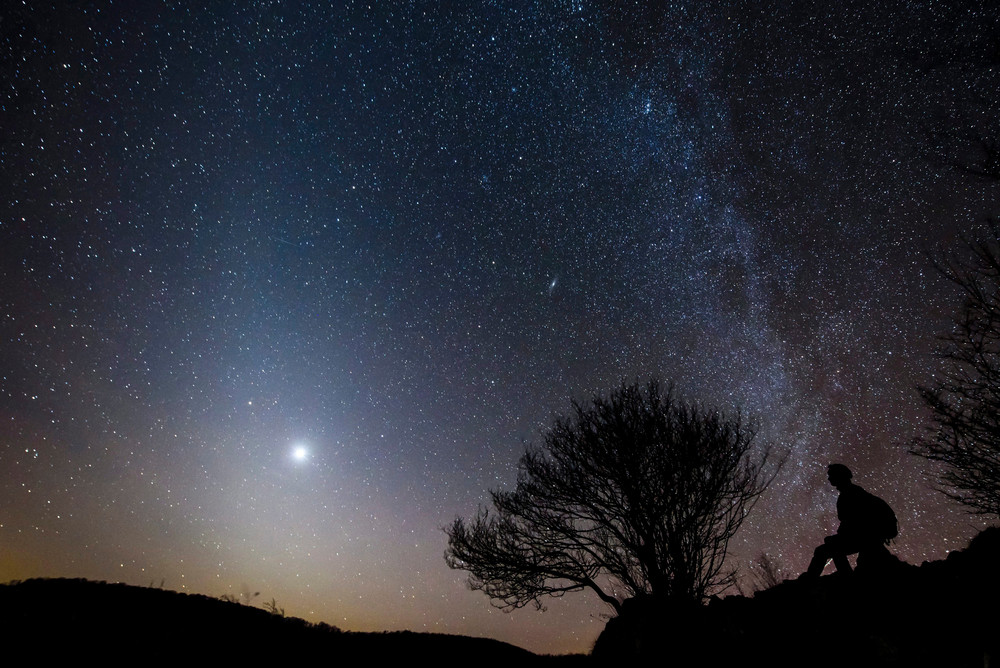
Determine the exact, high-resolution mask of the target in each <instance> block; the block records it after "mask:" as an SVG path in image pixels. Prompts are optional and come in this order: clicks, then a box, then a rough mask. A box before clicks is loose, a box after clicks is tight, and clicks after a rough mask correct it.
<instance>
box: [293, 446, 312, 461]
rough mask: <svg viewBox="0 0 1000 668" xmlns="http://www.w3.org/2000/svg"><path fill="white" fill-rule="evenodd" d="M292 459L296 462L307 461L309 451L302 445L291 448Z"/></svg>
mask: <svg viewBox="0 0 1000 668" xmlns="http://www.w3.org/2000/svg"><path fill="white" fill-rule="evenodd" d="M292 459H294V460H295V461H297V462H304V461H305V460H307V459H309V450H308V449H307V448H306V446H304V445H296V446H295V447H294V448H292Z"/></svg>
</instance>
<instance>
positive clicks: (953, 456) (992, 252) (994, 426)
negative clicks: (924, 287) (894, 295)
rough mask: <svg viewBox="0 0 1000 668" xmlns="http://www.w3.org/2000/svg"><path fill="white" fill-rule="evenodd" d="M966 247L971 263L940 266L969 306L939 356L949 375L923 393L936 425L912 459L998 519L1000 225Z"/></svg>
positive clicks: (915, 446)
mask: <svg viewBox="0 0 1000 668" xmlns="http://www.w3.org/2000/svg"><path fill="white" fill-rule="evenodd" d="M966 245H967V247H968V249H969V250H970V251H971V255H970V257H971V260H967V261H964V262H958V261H954V262H950V263H941V264H938V269H939V271H941V273H942V274H943V275H944V276H945V277H946V278H948V279H949V280H950V281H952V282H953V283H954V284H955V285H957V286H958V287H959V288H960V289H961V291H962V294H963V296H964V301H963V304H962V307H961V309H960V310H959V313H958V315H957V317H956V319H955V327H954V329H953V330H952V332H951V333H949V334H947V335H945V336H942V337H941V345H940V346H939V348H938V350H937V355H938V357H940V358H941V359H943V360H944V361H945V365H944V366H945V370H944V371H943V372H942V373H941V374H940V375H938V376H937V377H936V378H935V379H934V382H933V383H932V384H930V385H926V386H922V387H920V388H919V390H920V396H921V397H922V398H923V400H924V402H926V404H927V405H928V406H929V407H930V409H931V411H932V414H933V418H932V420H933V422H932V425H931V427H930V428H929V429H928V431H927V433H926V434H925V435H923V436H921V437H917V438H916V439H914V441H913V443H912V447H911V452H913V454H915V455H918V456H920V457H924V458H925V459H929V460H931V461H935V462H940V463H941V464H942V465H943V469H942V473H941V474H940V483H941V487H940V489H941V491H943V492H944V493H945V494H947V495H948V496H949V497H951V498H952V499H954V500H956V501H958V502H959V503H961V504H963V505H964V506H966V507H967V508H968V509H969V510H970V511H971V512H973V513H975V514H979V515H996V516H998V517H1000V220H993V221H991V224H990V227H989V233H988V234H986V235H985V236H983V237H981V238H979V239H977V240H967V241H966Z"/></svg>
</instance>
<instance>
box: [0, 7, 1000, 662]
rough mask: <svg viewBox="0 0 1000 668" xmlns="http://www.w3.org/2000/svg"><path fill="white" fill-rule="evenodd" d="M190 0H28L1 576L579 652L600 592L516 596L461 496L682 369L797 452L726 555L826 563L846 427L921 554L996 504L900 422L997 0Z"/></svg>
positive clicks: (948, 542) (971, 217)
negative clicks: (944, 474) (574, 422)
mask: <svg viewBox="0 0 1000 668" xmlns="http://www.w3.org/2000/svg"><path fill="white" fill-rule="evenodd" d="M197 4H198V3H182V2H162V1H159V2H152V1H151V2H143V3H125V2H119V3H112V2H59V3H43V2H23V3H15V2H8V3H6V4H5V5H4V7H3V9H2V10H0V31H2V33H0V40H2V41H0V62H2V67H3V77H2V81H3V85H2V87H0V125H2V128H3V131H2V136H0V173H2V178H3V183H4V186H5V197H4V198H3V200H2V201H0V277H2V281H3V284H2V288H0V307H2V320H0V361H2V366H0V374H2V376H0V471H2V472H3V477H2V479H0V580H9V579H13V578H26V577H32V576H73V577H89V578H94V579H103V580H115V581H119V580H120V581H124V582H129V583H132V584H142V585H146V584H149V583H150V582H153V583H156V584H157V585H159V583H160V582H163V586H165V587H167V588H172V589H178V590H184V591H195V592H200V593H206V594H210V595H222V594H232V595H250V596H251V597H252V594H253V593H254V592H261V597H263V598H266V599H268V600H269V599H270V598H272V597H273V598H274V599H276V600H277V602H278V603H279V604H280V605H281V606H283V607H284V608H286V610H287V611H288V613H289V614H292V615H296V616H302V617H306V618H309V619H314V620H324V621H327V622H329V623H331V624H334V625H337V626H340V627H342V628H345V629H352V630H387V629H398V628H408V629H413V630H418V631H422V630H428V631H441V632H448V633H462V634H469V635H482V636H489V637H494V638H499V639H502V640H506V641H509V642H513V643H515V644H518V645H521V646H523V647H527V648H529V649H532V650H536V651H546V652H562V651H571V650H572V651H583V650H586V649H588V648H589V646H590V644H591V643H592V642H593V640H594V639H595V638H596V636H597V634H598V633H599V632H600V630H601V628H602V627H603V623H604V619H603V618H602V614H605V613H607V612H609V610H607V609H606V608H603V607H602V605H601V603H600V602H599V601H598V600H597V599H596V598H595V597H593V596H590V595H586V594H579V595H576V596H575V597H567V598H565V599H561V600H559V601H553V602H552V604H551V605H550V606H549V610H548V611H547V612H544V613H539V612H536V611H534V610H524V611H519V612H516V613H513V614H510V615H505V614H503V613H501V612H499V611H496V610H494V609H492V608H490V605H489V601H488V600H487V599H486V597H485V596H483V595H482V594H480V593H477V592H470V591H468V590H467V589H466V588H465V586H464V583H463V580H464V578H463V574H462V573H459V572H453V571H450V570H448V568H447V566H446V565H445V563H444V560H443V559H442V554H443V552H444V549H445V535H444V533H443V532H442V531H441V527H442V526H444V525H446V524H448V523H449V522H450V521H451V520H452V519H453V518H454V517H455V516H456V515H469V514H471V513H474V512H475V509H476V507H477V505H478V504H480V503H484V502H485V501H486V499H487V496H486V490H487V489H488V488H490V487H499V486H507V485H511V484H512V483H513V482H514V480H515V477H516V463H517V459H518V457H519V455H520V453H521V452H522V451H523V448H524V445H525V443H527V442H531V441H536V440H537V439H538V435H539V433H540V430H542V429H544V427H545V426H546V425H548V424H550V423H551V421H552V418H553V416H554V415H555V414H556V413H559V412H564V411H565V410H566V409H567V408H568V407H569V401H570V399H571V398H578V399H586V398H587V397H588V396H590V395H592V394H593V393H594V392H596V391H602V390H608V389H611V388H613V387H615V386H616V385H618V384H619V383H620V382H621V381H622V380H628V381H631V380H635V379H640V380H641V379H646V378H649V377H650V376H652V375H658V376H660V377H661V378H663V379H665V380H672V381H674V382H675V383H676V384H677V387H678V389H679V390H680V391H681V392H682V393H684V394H685V395H686V396H689V397H692V398H697V399H699V400H703V401H705V402H707V403H709V404H712V405H715V406H718V407H720V408H722V409H725V410H735V409H736V408H742V409H743V410H744V411H745V412H746V413H747V414H751V415H754V416H756V417H757V418H758V420H759V423H760V438H761V439H768V440H771V441H774V442H775V443H777V444H779V445H780V446H781V447H783V448H786V449H787V450H788V451H789V452H790V456H789V459H788V464H787V466H786V467H785V469H784V470H783V472H782V474H781V475H780V477H779V478H778V479H777V480H776V482H775V484H774V486H773V487H772V489H771V490H769V492H768V493H767V495H766V496H765V497H764V499H763V500H762V502H761V503H760V504H759V505H758V507H757V508H756V509H755V511H754V514H753V515H752V516H751V518H750V520H749V521H748V522H747V524H746V525H745V526H744V530H743V532H742V533H741V534H740V536H739V537H738V540H737V541H735V542H734V544H733V546H732V555H731V556H732V560H733V564H734V565H738V566H741V567H743V568H744V569H747V568H750V567H751V562H752V561H753V560H755V559H756V558H757V557H758V556H759V555H760V554H762V553H766V554H768V555H769V556H770V557H772V558H773V559H775V560H776V562H777V563H778V564H780V565H781V566H782V568H783V570H784V572H785V573H786V574H787V575H789V576H792V575H794V574H796V573H798V572H800V571H801V570H803V569H804V567H805V566H806V564H807V563H808V558H809V555H810V554H811V551H812V547H813V546H814V544H815V543H816V542H817V541H819V540H820V538H821V537H822V536H823V535H825V533H827V532H829V531H831V530H833V528H835V523H836V519H835V510H834V501H835V492H834V490H832V488H830V487H829V486H828V485H827V484H826V482H825V467H826V464H828V463H829V462H830V461H842V462H844V463H846V464H848V465H849V466H851V467H852V468H853V469H854V470H855V472H856V481H857V482H858V483H860V484H861V485H862V486H864V487H866V488H868V489H870V490H871V491H874V492H876V493H879V494H880V495H882V496H884V497H885V498H886V499H888V500H889V501H890V502H891V503H892V504H893V506H894V507H895V508H896V511H897V514H898V515H899V517H900V524H901V534H900V537H899V538H898V539H897V541H896V545H895V547H894V549H895V551H896V552H897V553H898V554H900V555H901V556H902V557H904V558H906V559H907V560H909V561H911V562H914V563H919V562H920V561H921V560H923V559H930V558H940V557H942V556H943V555H944V554H945V553H946V552H947V550H949V549H952V548H954V547H956V546H961V545H962V542H963V541H964V540H967V539H968V538H969V537H970V536H971V535H973V533H974V532H975V530H976V527H979V526H981V525H982V523H981V522H980V521H978V520H975V519H973V518H971V517H970V516H968V515H966V514H965V513H963V512H962V511H961V509H958V508H955V507H954V506H952V505H949V504H948V503H947V502H946V501H945V499H944V497H943V495H941V494H939V493H937V492H935V491H934V490H932V489H931V488H930V486H929V485H928V482H927V479H926V478H927V474H928V472H929V469H928V467H927V465H926V463H925V462H922V461H920V460H916V459H915V458H913V457H912V456H911V455H909V454H907V451H906V447H907V441H908V440H909V439H910V438H911V437H912V436H913V435H914V434H915V433H917V432H919V430H921V429H923V428H924V426H925V425H926V424H927V416H926V412H925V411H924V409H923V407H922V406H921V404H920V401H919V397H918V396H917V394H916V391H915V386H916V385H917V384H919V383H923V382H929V380H930V378H931V377H932V374H933V373H934V369H935V366H934V362H933V360H932V358H931V357H930V354H929V353H930V352H931V351H932V349H933V346H934V337H935V335H936V334H939V333H941V332H944V331H947V330H948V327H949V322H950V319H951V317H952V315H953V313H954V312H955V309H956V307H957V305H958V295H957V294H956V293H955V291H954V290H953V289H952V288H951V287H950V286H949V285H947V283H946V282H944V281H942V280H941V279H940V278H939V277H938V276H937V274H936V273H935V272H934V270H933V268H932V265H931V262H930V260H929V259H928V258H929V254H934V253H941V252H957V251H958V249H959V248H960V247H959V244H958V239H959V238H960V237H961V236H962V235H963V234H974V233H975V232H976V230H977V229H978V228H979V226H981V224H982V223H983V221H984V220H985V218H986V216H987V215H990V214H993V215H995V214H998V213H1000V205H998V194H1000V186H998V184H997V183H996V182H995V181H991V180H989V179H982V178H978V177H977V176H975V175H974V174H971V173H969V172H968V170H962V169H956V168H955V165H954V163H956V162H957V163H962V164H968V162H969V161H974V160H975V159H976V157H977V156H976V154H975V147H976V145H975V143H974V142H970V141H969V139H970V138H975V137H977V136H985V135H983V134H982V133H985V132H995V129H996V127H997V126H998V120H1000V118H998V117H1000V100H998V94H997V91H1000V61H998V58H997V53H1000V51H998V47H997V45H998V44H1000V16H998V10H997V9H996V8H995V7H993V8H989V7H988V6H989V5H990V4H991V3H988V2H978V3H977V2H967V3H958V2H950V3H939V2H930V1H925V2H915V3H914V2H908V3H903V2H878V3H875V2H872V3H862V2H848V3H829V5H830V6H826V5H816V4H815V3H786V2H781V3H778V2H774V3H720V2H687V3H683V2H677V3H648V4H647V3H636V2H588V1H574V2H567V1H559V2H541V3H533V2H413V3H403V2H371V3H363V2H332V3H329V4H326V3H317V2H281V3H278V2H263V1H262V2H255V3H252V4H251V3H232V4H235V5H238V7H231V6H229V4H230V3H209V4H211V5H212V8H211V9H194V8H192V7H193V6H195V5H197Z"/></svg>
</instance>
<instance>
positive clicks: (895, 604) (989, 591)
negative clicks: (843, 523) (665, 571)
mask: <svg viewBox="0 0 1000 668" xmlns="http://www.w3.org/2000/svg"><path fill="white" fill-rule="evenodd" d="M594 658H595V659H597V660H598V662H601V663H609V664H619V663H620V662H622V661H635V662H639V663H642V664H646V663H648V664H650V665H652V664H655V665H674V666H699V667H704V666H727V667H730V666H765V665H766V666H772V667H773V666H810V667H814V666H819V667H830V668H833V667H834V666H837V667H840V666H885V667H890V666H891V667H903V666H906V667H912V666H935V667H937V666H941V667H944V666H947V667H949V668H962V667H966V666H968V667H970V668H971V667H976V668H982V667H983V666H996V665H1000V527H997V528H992V529H987V530H986V531H984V532H982V533H981V534H980V535H979V536H977V537H976V538H975V539H973V541H972V542H971V543H970V545H969V547H968V548H967V549H966V550H962V551H956V552H952V553H951V554H950V555H949V556H948V558H947V559H946V560H943V561H935V562H925V563H924V564H923V565H922V566H920V567H916V566H911V565H908V564H905V563H902V562H898V563H895V564H890V565H887V566H884V567H881V568H879V569H876V570H874V571H873V570H869V571H868V572H865V571H864V570H862V569H859V570H858V571H855V572H854V573H853V574H850V575H849V576H846V577H844V576H840V575H836V574H835V575H829V576H826V577H823V578H820V579H819V580H814V581H811V582H809V581H799V580H796V581H786V582H784V583H783V584H780V585H778V586H776V587H774V588H772V589H768V590H766V591H761V592H758V593H757V594H756V595H755V596H753V598H746V597H743V596H730V597H726V598H722V599H715V600H713V601H712V602H711V603H710V604H709V605H707V606H701V607H696V608H690V609H682V610H667V609H663V607H661V606H656V605H654V604H652V603H651V602H648V601H647V602H641V601H639V602H633V603H632V604H631V605H629V606H628V608H627V609H626V611H625V613H623V614H622V615H621V616H619V617H617V618H615V619H612V620H611V621H610V622H609V623H608V625H607V627H606V629H605V631H604V633H602V635H601V637H600V638H599V639H598V641H597V643H596V645H595V647H594Z"/></svg>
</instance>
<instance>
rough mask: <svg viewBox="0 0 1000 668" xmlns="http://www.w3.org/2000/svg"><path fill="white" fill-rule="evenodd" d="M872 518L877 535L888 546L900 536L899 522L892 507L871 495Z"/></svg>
mask: <svg viewBox="0 0 1000 668" xmlns="http://www.w3.org/2000/svg"><path fill="white" fill-rule="evenodd" d="M870 513H871V515H870V516H871V518H872V526H873V528H874V529H875V533H876V534H877V535H878V537H879V538H881V539H882V540H883V541H884V542H885V543H886V544H888V543H889V541H891V540H892V539H893V538H895V537H896V536H898V535H899V522H897V521H896V513H894V512H893V510H892V507H891V506H890V505H889V504H888V503H886V502H885V501H884V500H882V499H880V498H879V497H877V496H875V495H874V494H872V495H871V509H870Z"/></svg>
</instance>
